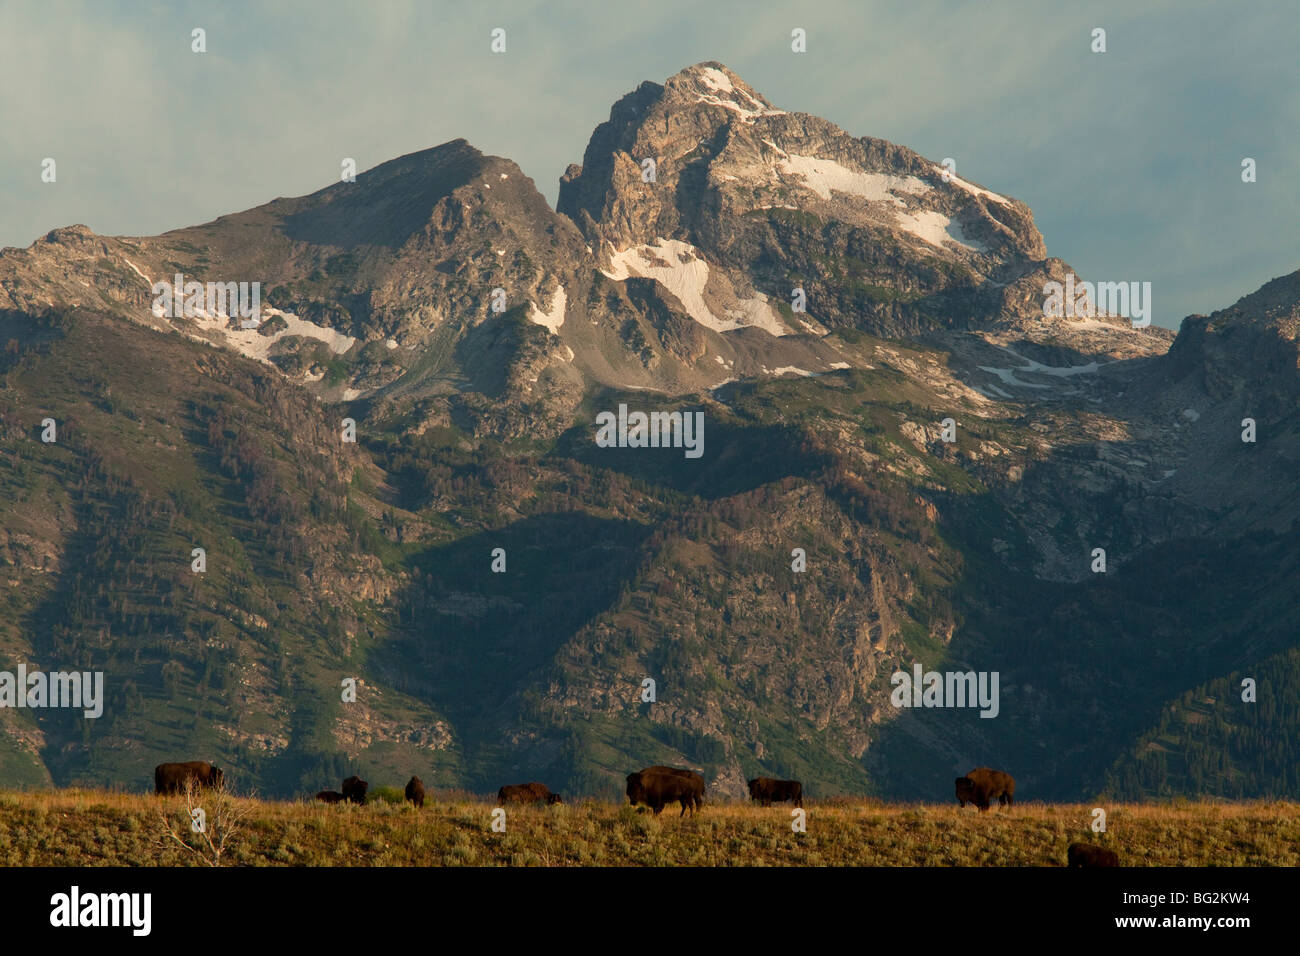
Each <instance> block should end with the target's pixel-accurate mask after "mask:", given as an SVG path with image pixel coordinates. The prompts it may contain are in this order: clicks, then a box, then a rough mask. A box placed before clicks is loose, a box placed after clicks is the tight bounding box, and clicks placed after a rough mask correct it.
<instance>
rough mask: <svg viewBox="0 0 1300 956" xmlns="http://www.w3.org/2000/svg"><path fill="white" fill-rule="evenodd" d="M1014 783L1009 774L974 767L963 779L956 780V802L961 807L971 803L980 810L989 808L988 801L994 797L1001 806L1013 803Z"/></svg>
mask: <svg viewBox="0 0 1300 956" xmlns="http://www.w3.org/2000/svg"><path fill="white" fill-rule="evenodd" d="M1015 795H1016V781H1015V780H1014V779H1012V777H1011V774H1009V773H1003V772H1002V771H1001V770H991V769H990V768H988V767H976V768H975V769H974V770H972V771H971V772H970V773H968V774H966V776H964V777H958V778H957V802H958V803H960V804H961V805H962V806H963V807H964V806H966V804H967V803H973V804H975V806H977V807H979V808H980V809H981V810H987V809H988V808H989V801H991V800H992V799H993V798H994V797H997V798H998V802H999V803H1001V804H1002V805H1003V806H1010V805H1011V804H1012V803H1014V802H1015V800H1014V797H1015Z"/></svg>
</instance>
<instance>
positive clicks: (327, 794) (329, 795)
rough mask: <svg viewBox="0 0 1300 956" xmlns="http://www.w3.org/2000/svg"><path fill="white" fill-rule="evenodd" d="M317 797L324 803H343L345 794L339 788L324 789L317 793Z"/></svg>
mask: <svg viewBox="0 0 1300 956" xmlns="http://www.w3.org/2000/svg"><path fill="white" fill-rule="evenodd" d="M316 799H317V800H320V801H321V802H322V803H342V802H343V794H341V793H339V792H338V791H337V790H322V791H321V792H320V793H318V794H316Z"/></svg>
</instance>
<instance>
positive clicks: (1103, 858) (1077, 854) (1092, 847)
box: [1065, 843, 1119, 866]
mask: <svg viewBox="0 0 1300 956" xmlns="http://www.w3.org/2000/svg"><path fill="white" fill-rule="evenodd" d="M1066 860H1067V862H1066V864H1065V865H1066V866H1119V854H1118V853H1116V852H1115V851H1114V850H1107V849H1106V848H1105V847H1101V846H1097V845H1096V844H1095V843H1071V844H1070V849H1069V850H1068V851H1066Z"/></svg>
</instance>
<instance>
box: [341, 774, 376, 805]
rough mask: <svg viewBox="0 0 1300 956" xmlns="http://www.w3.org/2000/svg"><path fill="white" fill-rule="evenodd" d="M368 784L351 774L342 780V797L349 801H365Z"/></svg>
mask: <svg viewBox="0 0 1300 956" xmlns="http://www.w3.org/2000/svg"><path fill="white" fill-rule="evenodd" d="M369 786H370V784H368V783H366V782H365V781H364V780H362V779H361V778H360V777H357V776H352V777H348V779H346V780H344V781H343V799H344V800H347V801H348V802H349V803H365V802H366V788H368V787H369Z"/></svg>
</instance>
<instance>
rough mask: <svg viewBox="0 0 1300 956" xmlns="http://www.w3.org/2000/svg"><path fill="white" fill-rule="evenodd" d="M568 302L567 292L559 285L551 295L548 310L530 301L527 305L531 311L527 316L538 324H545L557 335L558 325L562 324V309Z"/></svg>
mask: <svg viewBox="0 0 1300 956" xmlns="http://www.w3.org/2000/svg"><path fill="white" fill-rule="evenodd" d="M568 302H569V297H568V294H567V293H566V292H565V291H564V286H560V287H559V288H558V289H556V290H555V294H554V295H553V296H552V297H551V308H550V310H549V311H546V312H543V311H542V310H541V309H539V308H538V307H537V305H536V304H535V303H533V302H531V301H530V302H529V303H528V305H529V307H530V308H531V310H532V311H531V312H530V313H529V316H528V318H529V319H530V320H531V321H533V322H535V323H537V324H538V325H541V326H545V327H546V328H547V329H549V330H550V331H551V332H552V333H553V334H555V335H559V334H560V326H562V325H564V311H565V309H566V308H567V306H568Z"/></svg>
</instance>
